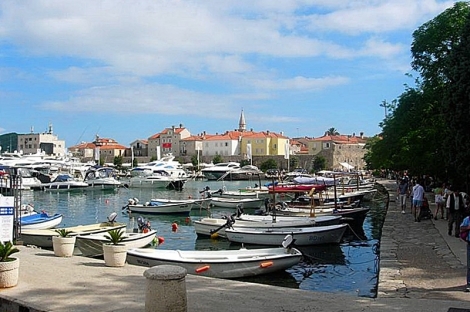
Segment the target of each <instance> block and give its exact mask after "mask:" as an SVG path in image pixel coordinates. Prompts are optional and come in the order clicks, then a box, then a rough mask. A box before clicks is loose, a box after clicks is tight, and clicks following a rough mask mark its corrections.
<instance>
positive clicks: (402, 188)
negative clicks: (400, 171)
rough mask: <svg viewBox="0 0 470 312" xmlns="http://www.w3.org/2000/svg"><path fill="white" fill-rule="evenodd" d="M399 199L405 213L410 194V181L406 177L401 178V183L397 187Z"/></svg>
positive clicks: (402, 211)
mask: <svg viewBox="0 0 470 312" xmlns="http://www.w3.org/2000/svg"><path fill="white" fill-rule="evenodd" d="M397 193H398V201H399V203H400V205H401V213H403V214H404V213H405V209H406V197H407V196H408V181H407V180H406V179H405V177H403V178H401V179H400V183H399V184H398V188H397Z"/></svg>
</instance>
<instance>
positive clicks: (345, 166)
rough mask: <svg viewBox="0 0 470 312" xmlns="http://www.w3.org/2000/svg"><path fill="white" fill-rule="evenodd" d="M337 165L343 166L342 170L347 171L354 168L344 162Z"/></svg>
mask: <svg viewBox="0 0 470 312" xmlns="http://www.w3.org/2000/svg"><path fill="white" fill-rule="evenodd" d="M339 164H340V165H341V166H343V167H344V168H346V169H348V170H350V169H353V168H354V166H351V165H350V164H348V163H345V162H340V163H339Z"/></svg>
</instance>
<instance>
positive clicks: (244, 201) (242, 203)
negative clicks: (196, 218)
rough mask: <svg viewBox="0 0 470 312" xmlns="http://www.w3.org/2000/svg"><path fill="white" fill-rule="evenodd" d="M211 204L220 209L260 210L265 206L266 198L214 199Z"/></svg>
mask: <svg viewBox="0 0 470 312" xmlns="http://www.w3.org/2000/svg"><path fill="white" fill-rule="evenodd" d="M211 204H212V205H213V206H216V207H220V208H229V209H236V208H239V207H240V208H242V209H259V208H261V206H262V205H263V204H264V198H228V197H212V201H211Z"/></svg>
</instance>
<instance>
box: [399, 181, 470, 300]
mask: <svg viewBox="0 0 470 312" xmlns="http://www.w3.org/2000/svg"><path fill="white" fill-rule="evenodd" d="M433 193H434V202H435V204H436V210H435V211H434V214H433V218H434V220H438V217H439V216H440V218H441V219H442V220H446V221H447V234H448V235H449V236H455V237H457V238H460V239H463V240H465V241H466V243H467V285H466V288H465V291H466V292H470V197H469V196H468V195H467V194H466V193H463V192H461V188H460V187H459V186H458V185H448V184H446V183H443V184H442V185H441V186H440V187H436V188H434V189H433ZM397 195H398V200H399V204H400V206H401V213H402V214H405V213H406V204H407V201H408V200H407V199H408V198H410V203H411V213H412V214H413V216H414V219H415V222H420V221H421V213H422V211H421V209H422V208H423V204H425V202H426V201H427V200H426V195H425V190H424V188H423V185H422V182H421V181H420V180H417V181H416V182H413V181H411V180H410V179H409V178H408V176H407V175H406V173H405V174H404V175H403V176H402V177H401V178H400V180H399V182H398V187H397ZM462 234H464V235H462Z"/></svg>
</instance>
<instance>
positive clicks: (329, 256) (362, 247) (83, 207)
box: [21, 180, 386, 297]
mask: <svg viewBox="0 0 470 312" xmlns="http://www.w3.org/2000/svg"><path fill="white" fill-rule="evenodd" d="M256 183H259V182H256ZM254 184H255V183H253V181H233V182H216V181H200V180H195V181H193V180H191V181H188V182H187V183H186V185H185V187H184V189H183V190H181V191H176V190H163V189H159V190H157V189H154V190H151V189H139V188H130V189H128V188H119V189H116V190H108V191H102V190H91V189H90V190H86V191H72V192H63V191H60V192H57V191H56V192H52V191H23V192H22V194H21V201H22V203H23V204H33V205H34V207H35V209H36V210H37V211H41V210H44V211H46V212H47V213H49V214H54V213H61V214H63V216H64V218H63V221H62V223H61V225H60V226H59V227H67V226H75V225H79V224H89V223H97V222H102V221H106V220H107V217H108V216H109V215H110V214H111V213H113V212H117V213H118V217H117V221H119V222H123V223H127V224H128V225H129V228H133V224H134V223H135V222H136V219H137V217H139V216H140V215H131V216H129V214H127V213H126V211H125V209H123V207H124V206H125V205H126V204H127V202H128V199H129V198H138V199H139V200H140V202H141V203H144V202H146V201H149V200H150V199H151V198H169V199H187V198H189V197H191V198H198V197H200V193H199V192H200V191H201V190H203V189H204V188H205V187H206V186H209V187H210V189H212V190H217V189H220V188H226V189H227V190H237V189H239V188H245V187H247V186H254ZM363 205H364V206H368V207H369V208H371V210H370V212H369V213H368V215H367V217H366V219H365V221H364V225H363V227H362V228H359V229H353V230H350V231H348V234H347V236H346V237H345V238H344V240H343V242H342V243H341V244H340V245H325V246H311V247H303V248H299V249H301V251H302V252H303V254H304V257H303V260H302V261H301V262H300V263H299V264H297V265H295V266H293V267H291V268H290V269H288V270H286V271H285V272H278V273H276V274H270V275H265V276H257V277H254V278H244V279H241V280H243V281H247V282H254V283H262V284H269V285H275V286H281V287H289V288H298V289H303V290H312V291H321V292H331V293H346V294H351V295H357V296H360V297H376V293H377V283H378V273H379V272H378V271H379V246H380V235H381V229H382V224H383V220H384V217H385V214H386V203H385V201H384V200H380V199H378V200H373V201H368V202H365V203H364V204H363ZM230 213H231V211H229V210H227V209H217V208H216V207H214V208H212V209H211V211H207V210H204V209H193V210H192V211H191V215H190V216H189V217H187V216H174V215H158V216H156V215H142V217H144V218H146V219H148V220H149V221H150V222H151V226H152V228H153V229H156V230H157V235H158V236H159V237H163V239H164V243H163V244H161V245H159V246H158V247H157V248H161V249H180V250H209V249H212V250H216V249H237V248H240V247H241V245H239V244H234V243H230V242H229V241H228V240H226V239H221V238H218V239H211V238H201V237H198V236H197V235H196V233H195V231H194V227H193V225H192V221H193V220H197V219H200V218H203V217H206V216H208V215H209V214H212V215H229V214H230ZM175 223H176V224H177V225H178V226H177V229H176V230H174V224H175ZM172 225H173V226H172ZM246 247H247V248H256V246H246Z"/></svg>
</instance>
